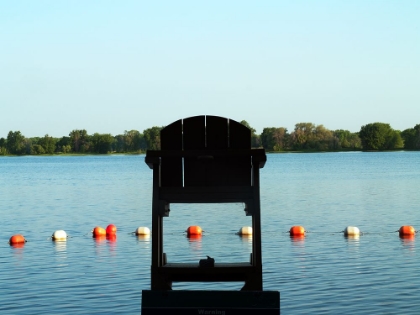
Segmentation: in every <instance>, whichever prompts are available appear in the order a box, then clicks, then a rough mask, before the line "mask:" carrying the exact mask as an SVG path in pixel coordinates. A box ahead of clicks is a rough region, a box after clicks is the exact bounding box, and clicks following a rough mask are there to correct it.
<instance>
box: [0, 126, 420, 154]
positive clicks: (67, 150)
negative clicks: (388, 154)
mask: <svg viewBox="0 0 420 315" xmlns="http://www.w3.org/2000/svg"><path fill="white" fill-rule="evenodd" d="M241 123H242V124H243V125H245V126H247V127H248V128H250V129H251V141H252V147H254V148H264V149H266V151H269V152H282V151H283V152H288V151H289V152H290V151H299V152H317V151H358V150H366V151H367V150H403V149H404V150H420V124H417V125H416V126H414V127H413V128H409V129H406V130H404V131H399V130H394V129H392V128H391V126H390V125H389V124H386V123H379V122H376V123H371V124H367V125H364V126H362V127H361V128H360V131H359V132H353V133H352V132H350V131H348V130H341V129H340V130H334V131H333V130H329V129H327V128H325V127H324V126H323V125H314V124H312V123H298V124H296V125H295V128H294V130H293V131H292V132H290V133H289V132H288V130H287V129H286V128H284V127H267V128H264V129H263V132H262V133H261V134H256V132H255V129H254V128H252V127H251V126H250V125H249V124H248V122H246V121H245V120H243V121H241ZM162 128H163V127H156V126H155V127H152V128H148V129H145V130H143V132H142V133H141V132H139V131H137V130H130V131H125V132H124V134H120V135H117V136H113V135H111V134H108V133H107V134H99V133H94V134H93V135H89V134H88V133H87V131H86V130H85V129H82V130H73V131H71V132H70V133H69V135H68V136H64V137H61V138H54V137H51V136H49V135H45V136H44V137H35V138H26V137H25V136H24V135H23V134H22V133H21V132H20V131H10V132H9V134H8V135H7V138H0V155H41V154H72V153H74V154H107V153H143V152H145V151H146V150H147V149H151V150H158V149H159V148H160V130H161V129H162Z"/></svg>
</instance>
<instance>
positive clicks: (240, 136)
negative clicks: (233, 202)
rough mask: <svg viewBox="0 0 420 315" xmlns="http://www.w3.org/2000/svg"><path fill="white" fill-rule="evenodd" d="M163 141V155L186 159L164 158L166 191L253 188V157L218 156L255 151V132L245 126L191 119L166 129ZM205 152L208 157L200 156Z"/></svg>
mask: <svg viewBox="0 0 420 315" xmlns="http://www.w3.org/2000/svg"><path fill="white" fill-rule="evenodd" d="M160 137H161V139H160V140H161V150H162V151H168V150H169V151H172V150H173V151H182V152H184V156H185V157H184V158H182V156H170V157H168V156H165V157H162V161H161V178H160V179H161V186H162V187H183V186H184V187H194V186H250V185H251V155H250V154H246V153H245V154H243V155H238V154H233V155H229V154H217V153H216V152H219V153H220V152H224V151H225V152H234V151H235V150H237V151H240V150H242V149H250V148H251V130H250V129H249V128H247V127H246V126H244V125H242V124H241V123H238V122H236V121H234V120H232V119H227V118H223V117H218V116H209V115H207V116H195V117H189V118H186V119H180V120H177V121H175V122H174V123H172V124H170V125H168V126H166V127H165V128H163V129H162V130H161V133H160ZM204 151H205V152H206V153H207V155H200V152H204ZM188 152H193V153H194V152H197V154H196V155H194V154H191V155H189V154H188ZM185 153H186V154H185ZM212 153H215V154H212Z"/></svg>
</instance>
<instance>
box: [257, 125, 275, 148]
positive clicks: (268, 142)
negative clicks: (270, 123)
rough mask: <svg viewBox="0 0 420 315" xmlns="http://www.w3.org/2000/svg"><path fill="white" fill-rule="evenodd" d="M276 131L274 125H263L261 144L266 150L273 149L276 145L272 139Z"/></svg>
mask: <svg viewBox="0 0 420 315" xmlns="http://www.w3.org/2000/svg"><path fill="white" fill-rule="evenodd" d="M275 131H276V128H275V127H265V128H264V129H263V131H262V133H261V136H260V138H261V145H262V147H263V148H264V149H266V150H268V151H274V150H275V149H274V147H275V145H276V143H275V140H274V132H275Z"/></svg>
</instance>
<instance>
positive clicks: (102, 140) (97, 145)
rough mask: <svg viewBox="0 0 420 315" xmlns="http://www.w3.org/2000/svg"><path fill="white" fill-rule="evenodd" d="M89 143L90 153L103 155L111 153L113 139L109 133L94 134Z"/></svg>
mask: <svg viewBox="0 0 420 315" xmlns="http://www.w3.org/2000/svg"><path fill="white" fill-rule="evenodd" d="M90 141H91V144H92V145H91V151H92V152H94V153H101V154H105V153H108V152H110V151H111V147H112V143H113V142H114V137H113V136H112V135H111V134H109V133H106V134H99V133H94V134H93V136H91V138H90Z"/></svg>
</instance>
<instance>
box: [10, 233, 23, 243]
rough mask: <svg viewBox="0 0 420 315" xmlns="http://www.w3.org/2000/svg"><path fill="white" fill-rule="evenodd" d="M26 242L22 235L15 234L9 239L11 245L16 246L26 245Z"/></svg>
mask: <svg viewBox="0 0 420 315" xmlns="http://www.w3.org/2000/svg"><path fill="white" fill-rule="evenodd" d="M25 242H26V240H25V238H24V237H23V235H21V234H15V235H13V236H12V237H11V238H10V239H9V244H10V245H15V244H24V243H25Z"/></svg>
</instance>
